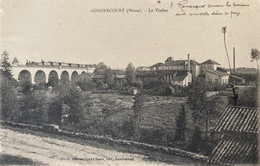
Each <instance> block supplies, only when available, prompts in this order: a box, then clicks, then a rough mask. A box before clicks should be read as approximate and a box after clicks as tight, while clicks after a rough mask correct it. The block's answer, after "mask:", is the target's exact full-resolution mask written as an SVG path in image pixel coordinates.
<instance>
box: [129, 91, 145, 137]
mask: <svg viewBox="0 0 260 166" xmlns="http://www.w3.org/2000/svg"><path fill="white" fill-rule="evenodd" d="M143 104H144V96H143V95H142V94H141V93H138V94H137V95H136V96H135V97H134V103H133V107H132V109H133V111H134V115H133V117H132V119H131V120H132V123H133V129H134V133H133V136H134V139H135V140H137V141H138V140H139V139H140V135H141V133H140V124H139V123H140V121H141V113H142V109H143Z"/></svg>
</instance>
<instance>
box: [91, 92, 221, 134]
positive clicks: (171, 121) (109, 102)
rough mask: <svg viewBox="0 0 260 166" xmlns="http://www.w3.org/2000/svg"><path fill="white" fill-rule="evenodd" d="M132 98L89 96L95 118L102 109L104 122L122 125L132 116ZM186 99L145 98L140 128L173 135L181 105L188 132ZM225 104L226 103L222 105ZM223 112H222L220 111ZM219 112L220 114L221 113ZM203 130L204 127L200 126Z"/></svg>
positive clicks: (191, 123) (189, 115) (124, 96)
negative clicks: (184, 109)
mask: <svg viewBox="0 0 260 166" xmlns="http://www.w3.org/2000/svg"><path fill="white" fill-rule="evenodd" d="M133 97H134V96H130V95H121V94H91V97H90V98H91V101H92V102H93V103H94V105H93V107H92V108H93V109H94V111H95V112H96V115H97V116H101V117H102V108H107V109H109V110H110V114H111V115H110V116H109V117H108V118H106V122H113V123H117V124H118V125H120V124H123V123H124V122H125V121H127V120H129V119H130V116H131V115H133V110H132V105H133ZM186 102H187V97H174V96H145V102H144V106H143V109H142V113H141V122H140V126H141V128H144V129H154V130H155V129H162V130H165V131H166V133H174V132H175V125H176V117H177V116H178V114H179V112H180V111H181V108H182V105H184V106H185V108H186V120H187V128H188V131H189V130H191V129H192V128H193V127H194V123H193V119H192V110H191V109H190V108H188V106H187V105H186ZM224 104H226V103H224ZM222 111H224V110H222ZM222 111H220V112H222ZM217 120H218V119H216V120H214V121H212V122H211V123H210V124H209V127H211V128H213V127H214V125H215V123H216V122H217ZM201 127H202V129H204V126H203V125H202V126H201Z"/></svg>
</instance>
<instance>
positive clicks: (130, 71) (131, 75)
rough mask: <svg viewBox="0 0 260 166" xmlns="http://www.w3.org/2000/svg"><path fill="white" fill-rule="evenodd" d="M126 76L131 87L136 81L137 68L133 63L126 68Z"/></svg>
mask: <svg viewBox="0 0 260 166" xmlns="http://www.w3.org/2000/svg"><path fill="white" fill-rule="evenodd" d="M125 75H126V80H127V82H128V84H129V85H130V84H131V83H132V82H134V81H135V75H136V73H135V67H134V66H133V64H132V63H129V64H128V65H127V67H126V71H125Z"/></svg>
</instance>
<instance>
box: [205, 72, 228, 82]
mask: <svg viewBox="0 0 260 166" xmlns="http://www.w3.org/2000/svg"><path fill="white" fill-rule="evenodd" d="M205 73H206V74H205V81H206V82H207V83H210V84H224V85H226V84H228V80H229V75H228V74H226V73H224V72H220V71H217V70H206V72H205Z"/></svg>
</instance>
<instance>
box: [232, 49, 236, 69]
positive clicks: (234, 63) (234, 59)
mask: <svg viewBox="0 0 260 166" xmlns="http://www.w3.org/2000/svg"><path fill="white" fill-rule="evenodd" d="M233 72H234V73H235V72H236V50H235V47H233Z"/></svg>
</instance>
